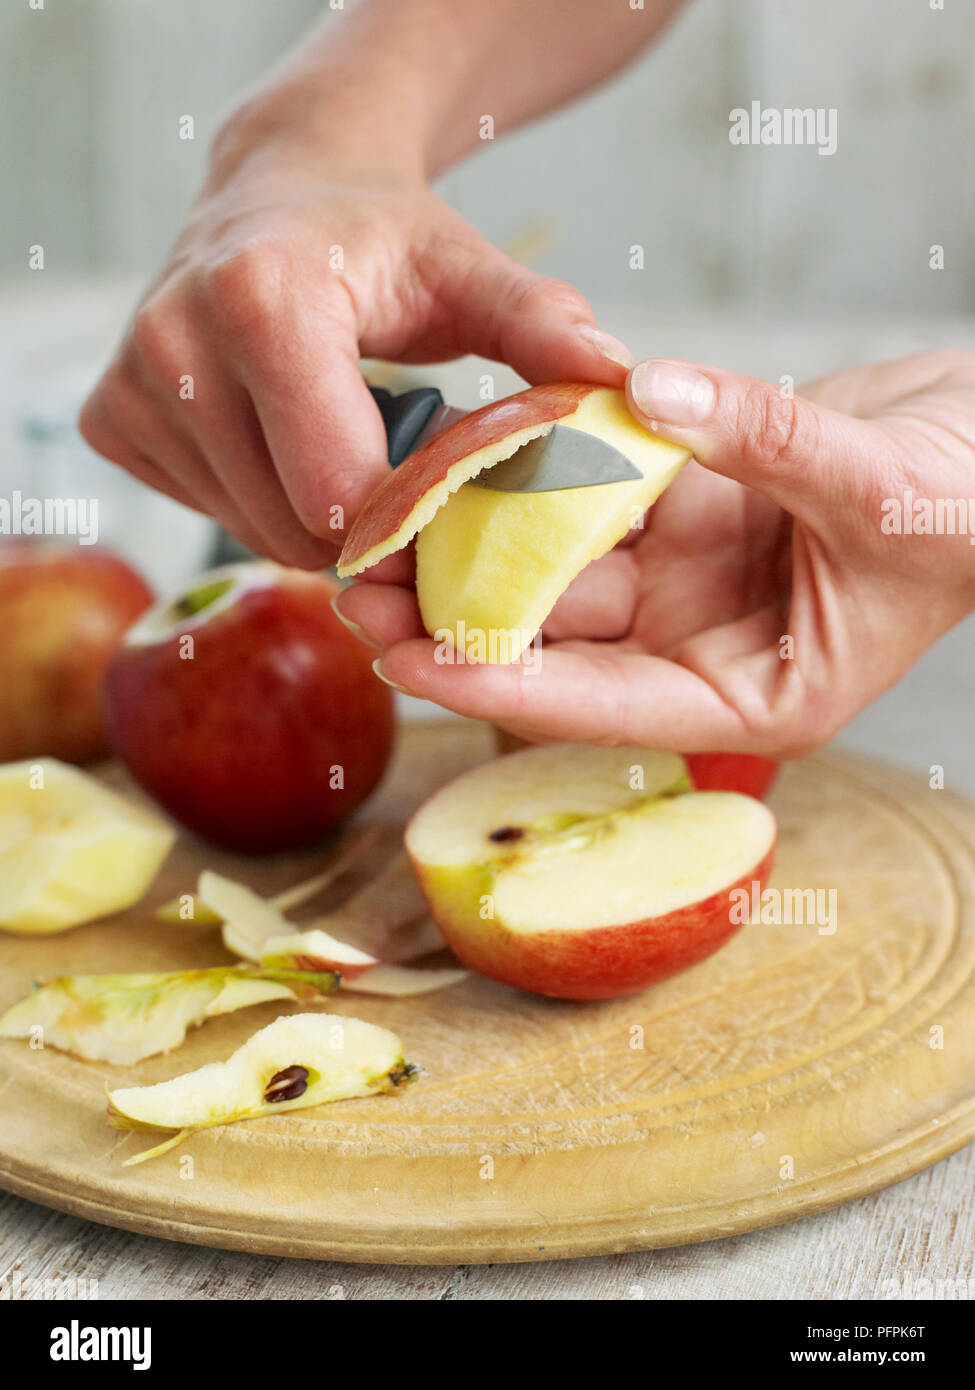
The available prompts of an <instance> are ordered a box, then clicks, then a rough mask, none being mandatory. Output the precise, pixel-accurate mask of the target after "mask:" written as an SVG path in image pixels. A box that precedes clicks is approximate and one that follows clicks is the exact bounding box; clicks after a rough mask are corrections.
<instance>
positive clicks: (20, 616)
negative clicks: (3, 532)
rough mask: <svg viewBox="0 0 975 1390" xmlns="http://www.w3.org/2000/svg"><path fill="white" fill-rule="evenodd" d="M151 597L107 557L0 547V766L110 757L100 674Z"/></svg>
mask: <svg viewBox="0 0 975 1390" xmlns="http://www.w3.org/2000/svg"><path fill="white" fill-rule="evenodd" d="M152 599H153V594H152V590H151V589H149V588H148V587H147V585H146V584H145V582H144V581H143V580H142V579H141V578H140V576H139V575H138V574H137V573H136V572H135V570H134V569H132V568H131V567H130V566H129V565H127V564H126V563H125V562H124V561H123V560H120V559H118V558H117V557H116V556H114V555H111V554H109V553H108V551H105V550H98V549H92V548H89V547H84V548H82V547H79V548H77V549H70V550H69V549H67V548H66V547H60V546H53V545H46V544H42V543H37V544H31V543H29V542H21V541H8V542H4V543H2V544H0V651H2V652H3V657H2V659H0V669H2V673H3V675H2V679H0V762H7V761H10V760H13V759H20V758H35V757H52V758H60V759H61V760H62V761H64V762H72V763H85V762H90V761H91V760H92V759H94V758H103V757H106V756H107V755H108V753H109V751H110V750H109V743H108V737H107V735H106V733H105V728H104V723H103V720H102V709H101V686H102V679H103V677H104V674H105V668H106V666H107V664H108V660H109V657H110V656H111V654H112V652H113V651H114V650H115V648H116V647H117V645H118V643H119V641H120V639H121V637H122V634H123V633H124V632H125V630H126V629H127V628H128V627H129V626H130V625H131V624H132V623H133V622H134V621H135V619H136V618H137V617H138V616H139V614H140V613H142V612H144V611H145V609H146V608H148V607H149V605H150V604H151V603H152Z"/></svg>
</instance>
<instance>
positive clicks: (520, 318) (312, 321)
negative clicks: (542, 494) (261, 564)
mask: <svg viewBox="0 0 975 1390" xmlns="http://www.w3.org/2000/svg"><path fill="white" fill-rule="evenodd" d="M296 124H298V123H296ZM270 127H271V128H270V129H268V128H267V125H266V124H265V127H264V128H263V129H262V130H260V131H259V132H258V133H249V134H248V133H246V132H245V131H243V130H242V131H233V129H232V128H231V135H230V136H229V137H226V138H223V139H218V142H217V153H216V157H215V158H214V160H213V164H212V169H211V173H210V176H209V178H208V180H207V183H206V185H205V187H204V189H203V191H202V193H201V195H200V198H199V200H198V202H197V204H196V206H195V208H194V210H193V212H192V214H191V216H190V218H189V221H188V223H187V225H186V227H185V229H184V230H183V232H182V234H181V236H180V238H179V240H178V242H177V244H176V247H175V249H174V251H173V253H172V255H171V257H170V260H169V262H168V264H167V265H166V267H165V269H164V270H163V272H162V274H161V275H160V276H159V277H158V279H157V280H156V281H155V283H154V284H153V285H152V286H151V288H150V289H149V290H148V292H147V293H146V295H145V297H144V298H143V300H142V302H141V304H140V305H139V307H138V310H137V312H136V314H135V317H134V319H133V321H132V323H131V324H130V326H129V328H128V331H127V333H126V336H125V339H124V341H123V342H122V344H121V347H120V348H119V350H118V352H117V354H116V356H115V359H114V361H113V362H112V363H111V365H110V366H109V367H108V369H107V371H106V372H105V374H104V376H103V377H102V379H101V381H100V382H99V384H98V386H97V387H96V388H95V390H94V391H93V393H92V395H91V396H90V397H89V399H88V401H87V402H86V404H85V407H84V410H83V412H82V416H81V422H80V426H81V432H82V434H83V435H84V437H85V439H86V440H87V441H88V443H89V444H90V445H91V446H92V448H94V449H96V450H98V452H99V453H101V454H104V455H105V456H106V457H107V458H109V459H111V460H113V461H114V462H116V463H118V464H121V465H122V466H123V467H124V468H126V469H127V470H128V471H129V472H130V473H133V474H135V475H136V477H138V478H141V479H142V480H143V481H144V482H146V483H148V484H150V485H151V486H152V487H155V488H157V489H158V490H159V491H161V492H165V493H167V494H168V495H169V496H171V497H174V498H176V499H177V500H178V501H180V502H183V503H186V504H187V505H188V506H191V507H195V508H196V509H198V510H199V511H203V512H206V513H209V515H211V516H213V517H215V518H216V520H218V521H219V522H221V523H222V525H223V526H225V527H226V529H227V530H228V531H230V532H232V533H233V534H234V535H235V536H237V537H238V538H239V539H240V540H241V541H243V542H244V543H245V544H246V545H248V546H249V547H251V549H253V550H255V551H257V552H258V553H259V554H263V555H267V556H270V557H271V558H273V559H277V560H279V561H281V562H282V563H285V564H290V565H298V566H302V567H305V568H309V569H311V568H320V567H323V566H325V565H328V564H331V563H333V562H334V560H335V558H336V556H337V554H338V550H339V549H340V547H341V544H342V539H343V532H344V531H345V530H346V529H347V528H348V526H350V525H351V523H352V521H353V520H354V519H355V515H356V512H357V510H358V509H359V508H360V507H361V505H362V503H363V502H364V500H365V498H366V497H367V496H368V495H369V493H370V492H371V491H372V490H373V488H374V487H375V486H376V485H377V484H378V483H379V482H380V481H381V480H382V477H383V474H384V472H385V470H386V468H387V463H386V450H385V434H384V431H383V426H382V422H381V419H380V416H379V412H378V410H377V409H376V407H375V405H374V404H373V402H372V399H371V397H370V396H369V393H368V391H367V389H366V386H365V385H364V383H363V380H362V377H361V376H360V373H359V365H358V364H359V355H360V353H361V354H362V355H364V356H370V357H373V356H374V357H384V358H389V359H392V360H396V361H399V362H430V361H440V360H444V359H447V358H451V357H456V356H459V355H461V354H464V353H468V352H474V353H479V354H481V355H483V356H485V357H489V358H492V359H495V360H498V361H503V362H506V363H508V364H510V365H511V366H512V367H514V369H515V370H516V371H517V372H519V373H520V374H521V375H522V376H523V377H525V378H526V379H527V380H528V381H530V382H533V383H534V382H539V381H551V380H559V379H563V378H568V379H582V380H588V381H595V382H601V383H604V384H607V385H617V386H618V385H621V384H622V382H623V380H624V378H625V366H624V365H621V362H622V363H625V362H626V354H625V349H622V346H621V345H620V344H617V343H616V342H615V340H613V339H609V338H606V337H605V336H604V335H601V334H599V333H598V332H597V333H596V335H595V338H587V337H586V334H585V328H586V327H587V326H588V327H589V328H590V329H591V326H592V324H593V316H592V312H591V310H590V308H589V306H588V304H587V303H586V301H585V299H584V298H583V297H582V296H581V295H580V294H579V293H578V292H577V291H576V290H574V289H573V288H572V287H571V286H569V285H566V284H563V283H561V282H559V281H555V280H549V279H546V278H545V277H543V276H541V275H537V274H535V273H534V272H532V271H529V270H526V269H525V268H524V267H522V266H520V265H518V264H516V263H515V262H513V261H511V260H509V259H508V257H506V256H505V255H503V254H502V253H501V252H500V251H498V250H497V249H496V248H495V247H493V246H491V245H490V243H488V242H487V241H485V240H484V238H483V237H481V236H480V235H479V234H478V233H477V232H476V231H475V230H474V229H473V228H472V227H470V226H468V225H467V224H466V223H465V222H464V221H463V220H462V219H461V218H460V217H458V216H457V215H456V214H455V213H454V212H452V211H451V210H450V209H449V208H448V207H447V206H446V205H445V204H444V203H442V202H441V201H440V199H439V198H437V197H436V196H435V195H434V194H433V193H432V192H431V191H430V189H429V188H428V187H427V186H426V185H425V183H424V182H423V180H422V178H420V177H418V176H417V177H414V176H413V175H412V174H403V173H399V172H391V173H383V172H375V171H374V169H373V166H374V163H375V158H374V151H371V152H370V157H369V158H365V159H357V160H350V159H349V157H348V153H347V151H343V152H342V154H341V156H336V157H334V158H331V159H330V156H329V151H328V149H327V148H324V149H323V148H322V145H321V140H320V139H319V143H318V144H314V143H313V142H312V141H311V140H310V139H309V138H308V136H307V135H305V134H304V133H302V132H297V133H296V132H295V130H293V129H292V130H287V129H286V130H284V131H283V132H282V130H281V123H280V122H271V123H270ZM350 170H351V171H353V172H350ZM334 248H341V254H342V257H343V258H344V268H343V267H337V265H336V262H337V259H338V256H337V253H336V251H335V250H334ZM580 328H582V329H583V332H581V333H580V331H579V330H580ZM614 353H618V360H617V359H615V358H614V356H613V354H614ZM187 378H192V398H191V399H188V398H184V397H186V396H188V389H187V385H186V379H187ZM181 386H182V391H181Z"/></svg>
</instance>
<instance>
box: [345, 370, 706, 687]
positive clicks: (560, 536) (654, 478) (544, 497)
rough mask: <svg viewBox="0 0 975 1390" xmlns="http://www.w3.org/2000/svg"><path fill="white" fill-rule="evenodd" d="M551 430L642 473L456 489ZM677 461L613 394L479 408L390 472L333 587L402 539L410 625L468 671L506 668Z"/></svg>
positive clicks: (567, 391)
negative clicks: (450, 651) (604, 450)
mask: <svg viewBox="0 0 975 1390" xmlns="http://www.w3.org/2000/svg"><path fill="white" fill-rule="evenodd" d="M556 424H558V425H560V426H566V427H568V428H571V429H575V430H580V431H582V432H584V433H586V434H591V435H593V436H595V437H596V438H598V439H600V440H603V441H604V442H605V443H607V444H610V445H612V447H613V448H615V449H618V450H619V451H620V452H621V453H622V454H625V456H626V457H627V458H628V459H629V460H630V462H631V463H633V464H634V465H635V466H636V467H637V468H638V469H639V470H640V472H641V473H642V474H643V477H642V479H639V480H635V481H633V482H626V483H603V484H597V485H595V486H592V487H582V488H569V489H565V490H563V491H560V492H536V493H517V492H503V491H500V490H496V489H491V488H484V487H480V486H478V487H470V486H465V484H468V483H469V482H470V480H471V479H472V478H474V477H476V476H477V475H478V474H479V473H481V472H482V471H483V470H484V469H487V468H492V467H493V466H494V465H495V464H498V463H501V462H503V461H504V460H505V459H507V458H510V457H511V456H512V455H513V454H514V453H516V452H517V450H518V449H520V448H522V446H523V445H525V444H528V443H530V441H531V440H533V439H538V438H539V437H541V436H542V435H545V434H548V433H550V432H551V430H552V429H553V427H554V426H555V425H556ZM689 457H690V456H689V454H688V452H687V450H686V449H681V448H679V447H678V446H677V445H674V444H670V443H668V442H666V441H665V440H662V439H658V438H656V437H655V436H654V435H652V434H650V433H648V432H647V431H646V430H645V429H643V428H642V426H640V425H638V424H637V422H636V420H634V418H633V416H632V415H631V414H630V412H629V410H628V409H627V406H626V398H625V396H624V394H623V392H622V391H617V390H613V389H611V388H609V387H605V386H592V385H585V384H580V383H577V382H562V383H559V384H555V385H547V386H533V387H531V388H530V389H528V390H527V391H521V392H519V393H518V394H517V395H515V396H510V397H508V398H507V399H506V400H503V401H498V402H495V403H493V404H491V405H487V406H484V407H483V408H482V409H481V410H477V411H474V412H473V413H472V414H470V415H468V416H466V417H465V418H464V419H463V420H461V421H459V422H458V423H457V424H455V425H453V426H452V427H451V428H450V429H447V430H445V431H444V432H443V434H441V435H438V436H437V437H436V438H435V439H433V440H431V441H430V443H428V444H426V445H425V446H424V447H423V448H421V449H419V450H417V452H416V453H415V454H412V455H411V456H410V457H409V458H408V459H407V460H406V461H405V462H404V463H403V464H401V465H400V467H399V468H398V469H396V471H395V472H394V473H391V474H390V475H389V476H388V477H387V478H386V479H385V480H384V481H383V483H382V484H381V485H380V486H379V488H377V490H376V491H375V492H374V493H373V495H372V496H371V497H370V498H369V500H368V502H367V503H366V505H365V507H364V508H363V510H362V511H361V512H360V514H359V516H358V517H357V519H356V521H355V523H354V525H353V526H352V529H351V530H350V532H349V536H348V539H347V541H346V543H345V548H344V549H343V551H342V555H341V557H340V561H339V570H338V572H339V574H340V575H341V576H347V575H354V574H359V573H361V571H362V570H364V569H368V568H369V567H370V566H372V565H375V564H377V563H378V562H379V561H380V560H382V559H384V558H385V557H386V556H387V555H390V554H392V553H393V552H394V551H396V550H400V549H402V547H403V546H405V545H407V544H408V543H409V541H411V540H412V539H413V538H414V536H419V539H418V540H417V548H416V589H417V596H418V598H419V603H420V612H421V614H422V617H423V623H424V626H425V627H426V630H427V632H428V633H430V635H431V636H440V635H443V637H444V639H445V640H447V641H448V642H449V643H451V644H452V645H453V646H454V647H456V648H457V649H458V650H460V651H462V652H463V653H464V655H465V657H466V658H467V659H468V660H471V661H492V662H500V663H504V662H508V661H515V660H517V659H518V657H519V656H520V655H521V653H522V652H523V651H524V649H525V648H526V647H527V646H528V644H529V643H530V642H531V640H532V638H533V636H534V634H535V633H536V632H537V631H538V629H539V628H540V627H541V625H542V623H543V622H544V620H545V618H546V617H547V615H548V614H549V613H550V612H551V610H552V608H553V607H554V605H555V602H556V600H557V599H558V597H559V595H560V594H561V593H562V592H563V591H564V590H565V589H566V588H567V587H568V586H569V584H570V583H571V582H572V580H573V579H574V578H575V576H576V575H577V574H578V573H579V572H580V570H582V569H584V568H585V566H586V565H588V564H589V562H590V561H591V560H595V559H597V558H598V557H599V556H600V555H603V554H605V553H606V551H608V550H610V549H612V547H613V546H614V545H615V544H616V543H617V541H619V540H620V539H621V538H622V537H623V536H625V535H626V533H627V531H629V530H630V529H631V527H633V526H634V525H638V524H639V523H640V522H641V520H642V517H643V513H644V512H645V511H646V510H647V508H648V507H649V506H651V505H652V503H653V502H655V501H656V499H657V497H658V496H659V495H660V493H661V492H662V491H663V490H664V488H665V487H666V486H667V485H668V484H669V483H670V482H671V481H672V480H673V479H674V477H675V476H676V475H677V473H678V472H679V471H680V469H681V468H682V467H683V465H684V464H685V463H686V462H687V459H688V458H689Z"/></svg>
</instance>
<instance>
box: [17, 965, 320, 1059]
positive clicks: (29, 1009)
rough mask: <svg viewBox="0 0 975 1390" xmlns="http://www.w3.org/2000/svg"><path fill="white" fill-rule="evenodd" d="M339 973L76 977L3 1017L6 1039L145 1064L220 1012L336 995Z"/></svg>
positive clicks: (38, 991) (266, 969) (234, 971)
mask: <svg viewBox="0 0 975 1390" xmlns="http://www.w3.org/2000/svg"><path fill="white" fill-rule="evenodd" d="M337 987H338V975H337V974H336V973H335V972H334V971H301V970H288V969H277V968H274V967H271V966H262V967H256V966H248V965H222V966H214V967H211V968H209V969H204V970H181V971H157V972H153V973H143V974H125V975H73V976H64V977H62V978H61V979H57V980H51V981H48V982H47V983H42V984H38V985H37V986H36V987H35V989H34V991H33V993H32V994H29V995H28V996H27V998H26V999H21V1000H20V1001H19V1002H18V1003H16V1004H14V1005H12V1006H11V1007H10V1008H9V1009H8V1010H7V1011H6V1013H4V1015H3V1017H2V1018H0V1037H5V1038H34V1037H36V1036H40V1037H41V1038H42V1039H43V1042H44V1045H45V1046H47V1045H50V1046H52V1047H55V1048H57V1049H59V1050H60V1051H62V1052H70V1053H72V1054H73V1055H74V1056H76V1057H83V1058H85V1060H86V1061H91V1062H110V1063H112V1064H113V1065H119V1066H122V1065H125V1064H126V1063H131V1062H139V1061H141V1060H142V1059H143V1058H144V1057H153V1056H155V1055H156V1054H158V1053H160V1052H169V1051H171V1050H172V1049H173V1048H174V1047H178V1046H179V1045H180V1043H181V1042H182V1041H183V1040H184V1038H185V1037H186V1033H187V1030H188V1029H189V1028H191V1027H194V1026H196V1025H198V1024H201V1023H203V1022H204V1021H205V1020H206V1019H208V1018H214V1017H216V1016H217V1015H218V1014H225V1013H231V1012H233V1011H236V1010H237V1009H242V1008H248V1007H249V1006H250V1005H252V1004H263V1003H267V1002H268V1001H270V1000H287V1001H288V1002H290V1003H293V1002H295V1001H296V1000H301V1001H307V1000H310V999H315V998H320V997H322V996H324V995H328V994H332V993H334V991H335V990H336V988H337Z"/></svg>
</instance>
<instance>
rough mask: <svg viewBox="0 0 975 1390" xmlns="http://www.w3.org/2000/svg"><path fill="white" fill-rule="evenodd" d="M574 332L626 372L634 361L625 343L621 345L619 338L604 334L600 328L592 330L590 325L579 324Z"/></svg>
mask: <svg viewBox="0 0 975 1390" xmlns="http://www.w3.org/2000/svg"><path fill="white" fill-rule="evenodd" d="M576 331H577V333H578V334H579V337H580V338H583V339H585V341H586V342H587V343H589V344H590V346H591V347H594V348H595V349H596V351H597V352H598V353H600V354H601V355H602V356H603V357H608V358H609V360H610V361H611V362H618V363H619V365H620V366H621V367H625V368H626V369H627V371H629V369H630V368H631V367H632V366H633V363H634V362H635V361H636V358H635V357H634V356H633V354H632V352H630V349H629V348H628V347H627V346H626V344H625V343H621V342H620V340H619V338H614V337H613V336H612V335H611V334H610V333H604V332H603V330H602V329H601V328H593V327H592V325H591V324H588V323H581V324H580V325H579V327H578V329H577V330H576Z"/></svg>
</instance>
